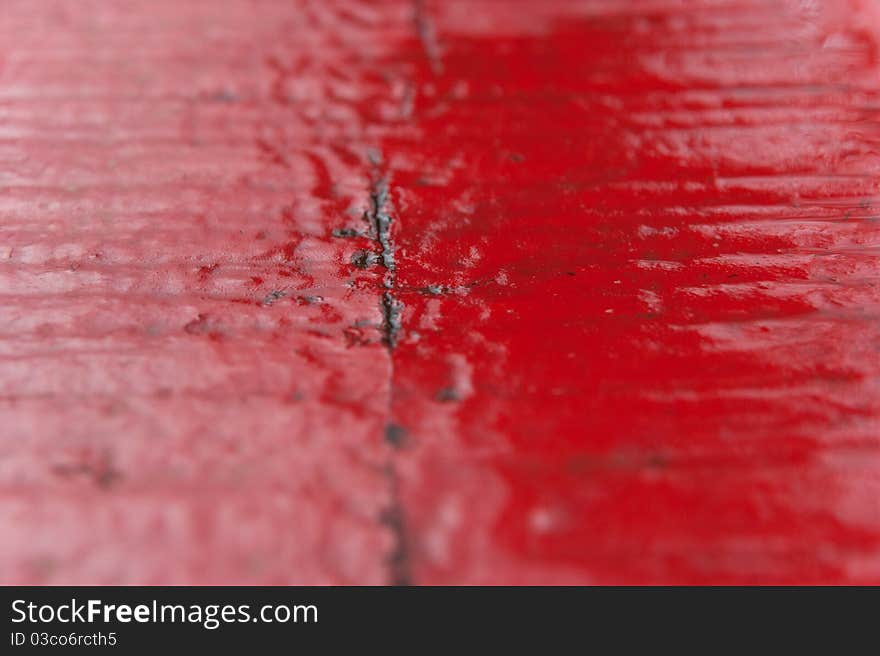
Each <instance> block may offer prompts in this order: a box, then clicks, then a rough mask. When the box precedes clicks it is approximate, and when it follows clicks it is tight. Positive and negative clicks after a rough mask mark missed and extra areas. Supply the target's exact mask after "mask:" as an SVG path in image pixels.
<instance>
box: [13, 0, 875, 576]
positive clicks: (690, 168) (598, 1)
mask: <svg viewBox="0 0 880 656" xmlns="http://www.w3.org/2000/svg"><path fill="white" fill-rule="evenodd" d="M878 47H880V9H878V7H877V4H876V3H874V2H871V1H870V0H863V1H857V0H824V1H822V0H815V1H810V2H807V1H800V0H762V1H758V0H718V1H712V0H693V1H691V2H687V1H685V0H681V1H676V0H584V1H578V0H569V1H565V0H541V1H535V2H527V1H525V0H521V1H516V0H510V1H504V0H445V1H442V2H441V1H437V2H435V1H432V0H426V1H424V2H409V1H407V2H404V1H397V0H383V1H381V2H368V1H367V0H361V1H355V0H346V1H342V0H336V1H332V2H331V1H329V0H312V1H298V2H292V1H291V2H280V1H279V2H272V1H270V0H193V1H189V2H180V1H174V2H172V1H170V0H149V1H148V0H138V1H136V2H134V1H133V2H124V3H123V2H106V1H102V0H76V1H74V0H40V1H34V0H5V1H4V3H3V6H2V9H0V231H2V237H0V294H2V311H0V438H2V439H0V535H2V536H3V537H2V540H0V580H2V582H4V583H99V584H103V583H123V584H125V583H151V584H155V583H269V584H272V583H359V584H360V583H387V582H414V583H487V582H492V583H709V582H711V583H751V582H763V583H817V582H818V583H831V582H859V583H880V451H878V445H880V321H878V319H880V287H878V280H880V263H878V246H880V223H878V222H877V216H878V212H880V208H878V205H880V203H878V195H877V173H878V170H880V158H878V152H880V151H878V139H880V130H878V126H880V124H878V112H880V60H878Z"/></svg>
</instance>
